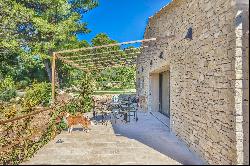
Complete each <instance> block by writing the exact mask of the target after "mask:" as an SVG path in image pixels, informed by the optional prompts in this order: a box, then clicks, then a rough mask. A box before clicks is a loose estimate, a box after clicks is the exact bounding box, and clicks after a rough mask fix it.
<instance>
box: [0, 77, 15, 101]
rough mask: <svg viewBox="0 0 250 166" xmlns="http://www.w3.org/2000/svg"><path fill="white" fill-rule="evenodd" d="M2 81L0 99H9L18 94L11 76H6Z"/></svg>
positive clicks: (0, 83)
mask: <svg viewBox="0 0 250 166" xmlns="http://www.w3.org/2000/svg"><path fill="white" fill-rule="evenodd" d="M0 81H1V82H0V100H2V101H9V100H10V99H11V98H13V97H15V96H16V88H15V83H14V81H13V79H12V78H11V77H6V78H5V79H3V80H0Z"/></svg>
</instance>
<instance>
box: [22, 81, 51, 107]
mask: <svg viewBox="0 0 250 166" xmlns="http://www.w3.org/2000/svg"><path fill="white" fill-rule="evenodd" d="M50 100H51V84H49V83H46V82H42V83H33V85H32V87H28V88H27V89H26V94H25V96H24V100H23V103H22V104H23V106H24V108H25V109H26V110H27V111H30V110H29V109H31V108H32V107H34V106H37V105H43V106H47V105H48V104H49V102H50Z"/></svg>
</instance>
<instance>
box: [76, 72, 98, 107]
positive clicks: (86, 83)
mask: <svg viewBox="0 0 250 166" xmlns="http://www.w3.org/2000/svg"><path fill="white" fill-rule="evenodd" d="M94 89H95V86H94V80H93V79H92V77H91V75H90V74H88V73H87V74H85V75H84V76H83V77H82V79H81V83H80V92H79V93H80V95H79V104H80V112H90V111H91V109H92V104H93V103H92V98H91V95H92V94H93V93H94Z"/></svg>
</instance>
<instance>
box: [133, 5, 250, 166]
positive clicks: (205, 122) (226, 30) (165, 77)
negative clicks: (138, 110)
mask: <svg viewBox="0 0 250 166" xmlns="http://www.w3.org/2000/svg"><path fill="white" fill-rule="evenodd" d="M248 3H249V1H248V0H173V1H172V2H171V3H169V4H168V5H167V6H165V7H163V8H162V9H161V10H160V11H159V12H157V13H156V14H155V15H154V16H152V17H150V18H149V21H148V25H147V27H146V30H145V34H144V38H145V39H149V38H157V40H156V41H155V42H149V43H144V45H145V46H146V45H147V46H148V47H146V48H144V49H143V51H142V53H141V54H140V55H139V56H138V59H137V85H136V86H137V95H138V96H139V97H141V98H145V100H146V102H144V103H145V104H144V106H143V107H142V108H144V110H145V111H151V112H153V111H160V112H162V113H163V114H165V115H166V116H168V117H169V119H170V122H169V125H170V130H171V132H172V133H174V134H175V135H177V136H178V137H179V138H180V139H181V140H183V141H184V142H185V143H186V144H187V145H188V146H189V148H190V150H191V151H193V152H195V153H196V154H198V155H199V156H200V157H202V158H203V159H204V160H205V161H206V162H207V163H208V164H249V147H248V146H249V104H248V102H249V92H248V91H249V80H248V79H249V77H248V76H249V67H248V64H249V47H248V42H249V26H248V24H249V11H248V9H249V7H248Z"/></svg>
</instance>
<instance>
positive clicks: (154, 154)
mask: <svg viewBox="0 0 250 166" xmlns="http://www.w3.org/2000/svg"><path fill="white" fill-rule="evenodd" d="M156 116H157V117H158V118H159V119H161V120H162V121H164V120H165V117H164V116H162V115H161V114H159V113H156ZM138 118H139V120H138V122H135V121H134V120H132V121H131V122H130V123H127V124H124V123H122V122H118V123H116V124H113V125H112V124H111V123H108V125H107V126H106V125H101V124H97V125H94V126H92V130H91V131H90V132H89V133H85V132H83V131H82V129H81V128H75V129H74V130H73V132H72V133H71V134H69V133H67V131H63V132H62V133H61V134H59V135H58V136H56V138H55V139H54V140H52V141H51V142H49V143H48V144H47V145H45V146H44V147H43V148H42V149H40V150H39V151H38V152H37V154H35V156H34V157H33V158H31V159H30V160H28V161H26V162H24V163H22V164H53V165H54V164H64V165H66V164H86V165H88V164H92V165H106V164H107V165H111V164H117V165H118V164H126V165H127V164H144V165H146V164H147V165H153V164H163V165H168V164H171V165H173V164H175V165H180V164H185V165H187V164H203V162H202V161H201V160H200V159H199V158H198V157H196V156H195V155H194V154H192V153H191V152H190V151H189V150H188V149H187V147H186V146H185V145H184V144H183V143H182V142H180V141H179V140H178V139H177V138H176V137H175V136H173V135H172V134H171V133H170V132H169V129H168V127H167V126H165V125H164V124H163V123H162V122H160V121H159V120H158V119H157V118H156V117H154V116H152V115H151V114H150V113H147V114H145V113H138ZM60 139H61V140H62V143H56V142H57V141H58V140H60Z"/></svg>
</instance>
